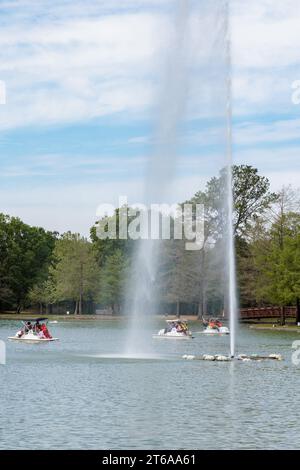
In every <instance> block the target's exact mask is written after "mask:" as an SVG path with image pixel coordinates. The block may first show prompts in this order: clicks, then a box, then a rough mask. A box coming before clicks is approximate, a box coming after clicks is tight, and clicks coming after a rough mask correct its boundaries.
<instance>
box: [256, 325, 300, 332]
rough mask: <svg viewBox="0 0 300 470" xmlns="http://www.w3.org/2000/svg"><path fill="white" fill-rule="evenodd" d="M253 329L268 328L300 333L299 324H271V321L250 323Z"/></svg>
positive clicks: (269, 329)
mask: <svg viewBox="0 0 300 470" xmlns="http://www.w3.org/2000/svg"><path fill="white" fill-rule="evenodd" d="M249 328H250V329H251V330H268V331H294V332H298V333H300V327H299V326H297V325H292V324H289V325H283V326H281V325H276V324H274V325H271V324H270V323H261V324H256V325H250V326H249Z"/></svg>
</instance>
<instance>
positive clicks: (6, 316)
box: [0, 313, 199, 321]
mask: <svg viewBox="0 0 300 470" xmlns="http://www.w3.org/2000/svg"><path fill="white" fill-rule="evenodd" d="M39 317H46V318H48V319H49V320H50V321H102V320H126V319H127V317H126V316H124V315H37V314H34V313H20V314H17V313H0V320H18V321H19V320H28V319H32V318H39ZM155 318H156V319H157V320H164V319H172V318H175V316H174V315H170V316H169V317H166V316H165V315H155ZM180 318H181V320H185V321H199V320H198V318H197V317H195V316H192V315H181V316H180Z"/></svg>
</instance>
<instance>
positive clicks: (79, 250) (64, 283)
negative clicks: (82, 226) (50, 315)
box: [50, 232, 100, 314]
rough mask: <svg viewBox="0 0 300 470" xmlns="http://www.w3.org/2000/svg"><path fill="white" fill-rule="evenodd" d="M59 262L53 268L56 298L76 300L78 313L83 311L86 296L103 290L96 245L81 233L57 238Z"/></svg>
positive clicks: (56, 246) (95, 294) (88, 297)
mask: <svg viewBox="0 0 300 470" xmlns="http://www.w3.org/2000/svg"><path fill="white" fill-rule="evenodd" d="M54 256H55V260H56V263H55V265H54V267H53V268H52V269H51V270H50V273H51V276H52V277H53V281H54V284H55V299H56V301H63V300H72V301H74V302H75V311H74V314H77V313H78V314H82V305H83V299H87V300H93V299H95V298H96V297H97V295H98V293H99V280H100V268H99V265H98V263H97V259H96V254H95V250H94V247H93V245H92V244H91V243H90V242H88V241H87V240H86V239H85V238H83V237H81V236H80V235H79V234H72V233H71V232H68V233H65V234H64V235H62V236H61V238H59V239H58V240H57V242H56V245H55V249H54Z"/></svg>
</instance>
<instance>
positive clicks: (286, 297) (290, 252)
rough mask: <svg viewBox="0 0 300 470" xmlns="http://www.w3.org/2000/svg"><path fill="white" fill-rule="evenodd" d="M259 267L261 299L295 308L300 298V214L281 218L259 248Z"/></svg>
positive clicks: (291, 214)
mask: <svg viewBox="0 0 300 470" xmlns="http://www.w3.org/2000/svg"><path fill="white" fill-rule="evenodd" d="M256 265H257V266H258V269H259V271H260V273H261V276H260V278H259V282H258V285H257V293H258V298H259V299H264V300H266V301H267V302H269V303H271V304H275V305H276V304H279V305H282V306H284V305H287V304H295V303H296V302H297V300H298V299H299V298H300V214H296V213H294V212H291V213H289V214H285V216H284V220H282V218H280V220H278V221H277V222H275V223H274V224H273V225H272V227H271V230H270V231H269V232H268V233H267V237H266V239H265V240H264V243H260V244H259V245H258V248H257V251H256Z"/></svg>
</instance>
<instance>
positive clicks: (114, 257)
mask: <svg viewBox="0 0 300 470" xmlns="http://www.w3.org/2000/svg"><path fill="white" fill-rule="evenodd" d="M127 268H128V262H127V260H126V257H125V255H124V253H123V252H122V251H121V250H120V249H117V250H116V251H115V252H114V253H112V254H111V255H109V256H108V257H107V258H106V261H105V264H104V266H103V268H102V271H101V276H100V296H99V300H100V302H101V303H103V304H104V305H109V306H110V307H111V309H112V312H113V313H119V312H120V309H121V304H122V302H123V298H124V290H125V283H126V278H127V276H126V273H127Z"/></svg>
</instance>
